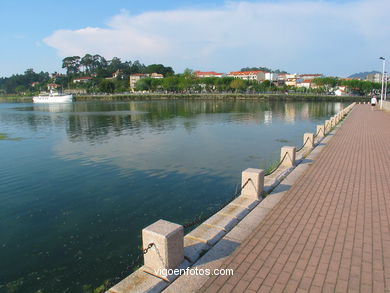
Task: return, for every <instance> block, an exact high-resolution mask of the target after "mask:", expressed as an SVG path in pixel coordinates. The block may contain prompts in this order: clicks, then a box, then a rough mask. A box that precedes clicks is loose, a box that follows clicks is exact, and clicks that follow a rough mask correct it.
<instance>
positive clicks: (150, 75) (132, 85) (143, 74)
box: [129, 72, 164, 90]
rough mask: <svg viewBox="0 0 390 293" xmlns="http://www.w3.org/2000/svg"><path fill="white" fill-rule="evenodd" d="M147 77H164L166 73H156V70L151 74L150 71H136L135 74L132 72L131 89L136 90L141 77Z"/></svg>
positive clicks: (130, 77)
mask: <svg viewBox="0 0 390 293" xmlns="http://www.w3.org/2000/svg"><path fill="white" fill-rule="evenodd" d="M146 77H150V78H164V75H162V74H159V73H155V72H154V73H151V74H148V73H134V74H130V76H129V83H130V89H131V90H134V89H135V84H136V83H137V81H139V80H140V79H141V78H146Z"/></svg>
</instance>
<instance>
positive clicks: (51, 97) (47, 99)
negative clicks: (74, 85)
mask: <svg viewBox="0 0 390 293" xmlns="http://www.w3.org/2000/svg"><path fill="white" fill-rule="evenodd" d="M33 102H34V103H71V102H73V95H66V94H65V95H64V94H59V93H57V92H53V91H50V94H42V95H41V94H40V95H38V96H35V97H33Z"/></svg>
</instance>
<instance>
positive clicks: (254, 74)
mask: <svg viewBox="0 0 390 293" xmlns="http://www.w3.org/2000/svg"><path fill="white" fill-rule="evenodd" d="M265 74H266V72H265V71H263V70H254V71H232V72H230V73H229V74H228V75H227V76H229V77H235V78H241V79H243V80H255V81H258V82H261V81H264V80H265Z"/></svg>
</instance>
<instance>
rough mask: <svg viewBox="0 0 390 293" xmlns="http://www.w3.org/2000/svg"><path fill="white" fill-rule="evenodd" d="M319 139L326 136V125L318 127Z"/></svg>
mask: <svg viewBox="0 0 390 293" xmlns="http://www.w3.org/2000/svg"><path fill="white" fill-rule="evenodd" d="M316 133H317V137H318V138H321V137H324V136H325V125H317V132H316Z"/></svg>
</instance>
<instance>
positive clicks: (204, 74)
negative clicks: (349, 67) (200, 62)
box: [194, 71, 225, 78]
mask: <svg viewBox="0 0 390 293" xmlns="http://www.w3.org/2000/svg"><path fill="white" fill-rule="evenodd" d="M194 75H195V76H196V77H198V78H203V77H223V76H224V75H225V74H224V73H218V72H215V71H195V72H194Z"/></svg>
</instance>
